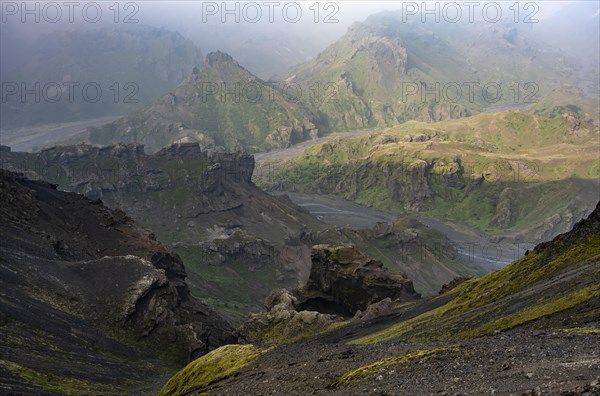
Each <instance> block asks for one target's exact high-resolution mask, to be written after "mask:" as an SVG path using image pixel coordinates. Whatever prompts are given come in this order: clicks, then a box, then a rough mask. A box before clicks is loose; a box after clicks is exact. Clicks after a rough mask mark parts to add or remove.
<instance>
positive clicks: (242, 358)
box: [157, 344, 269, 396]
mask: <svg viewBox="0 0 600 396" xmlns="http://www.w3.org/2000/svg"><path fill="white" fill-rule="evenodd" d="M268 350H269V349H261V348H259V347H256V346H254V345H250V344H248V345H225V346H222V347H220V348H218V349H215V350H214V351H212V352H209V353H208V354H206V355H204V356H202V357H200V358H198V359H196V360H194V361H193V362H191V363H189V364H188V365H187V366H185V367H184V368H183V369H182V370H180V371H179V372H178V373H177V374H175V375H174V376H173V377H171V379H169V381H168V382H167V384H166V385H165V386H163V387H162V389H161V390H160V391H159V392H158V394H157V396H167V395H183V394H186V393H188V392H190V391H192V390H194V389H197V388H202V387H205V386H207V385H209V384H211V383H213V382H215V381H217V380H219V379H222V378H225V377H227V376H229V375H231V374H233V373H234V372H236V371H238V370H239V369H241V368H243V367H245V366H247V365H248V364H250V363H251V362H252V361H254V360H255V359H256V358H258V357H259V356H260V355H262V354H263V353H265V352H267V351H268Z"/></svg>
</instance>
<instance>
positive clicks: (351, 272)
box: [299, 245, 420, 314]
mask: <svg viewBox="0 0 600 396" xmlns="http://www.w3.org/2000/svg"><path fill="white" fill-rule="evenodd" d="M311 259H312V268H311V271H310V277H309V279H308V282H307V284H306V287H305V288H304V289H302V290H300V291H299V292H300V293H301V294H305V295H307V296H311V297H306V298H305V300H304V301H303V302H302V303H301V304H300V305H301V306H302V307H310V306H311V305H316V306H315V307H314V308H318V306H319V305H326V303H327V302H329V303H330V304H331V303H335V304H336V305H339V306H340V307H343V308H345V309H346V310H348V311H349V312H350V313H352V314H354V313H355V312H356V311H358V310H364V309H366V308H367V306H369V305H370V304H372V303H375V302H378V301H380V300H383V299H385V298H388V297H389V298H391V299H392V300H403V301H407V300H415V299H418V298H420V296H419V294H418V293H416V292H415V290H414V288H413V283H412V281H411V280H410V279H408V278H407V277H406V276H405V275H404V274H402V273H400V272H392V271H387V270H385V269H383V264H382V263H381V261H378V260H372V259H370V258H369V257H367V256H366V255H364V254H362V253H361V252H360V251H358V249H356V248H354V247H352V246H327V245H316V246H314V247H313V249H312V252H311ZM314 293H316V295H317V296H314ZM316 310H318V309H316Z"/></svg>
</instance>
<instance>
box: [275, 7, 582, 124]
mask: <svg viewBox="0 0 600 396" xmlns="http://www.w3.org/2000/svg"><path fill="white" fill-rule="evenodd" d="M403 18H404V17H403V13H402V12H400V11H398V12H383V13H379V14H375V15H371V16H369V17H368V18H367V19H366V20H365V21H364V23H355V24H354V25H353V26H352V27H351V28H350V29H349V30H348V32H347V33H346V35H344V36H343V37H342V38H341V39H339V40H338V41H337V42H335V43H334V44H332V45H331V46H329V47H328V48H326V49H325V50H324V51H322V52H321V53H320V54H319V56H318V57H317V58H316V59H314V60H312V61H309V62H307V63H305V64H301V65H299V66H297V67H295V68H293V69H291V70H290V71H289V72H288V73H286V74H285V75H284V76H283V77H282V79H285V80H286V81H289V82H293V83H297V84H300V85H301V86H303V87H305V88H306V89H314V88H310V87H311V86H313V85H315V84H317V83H319V84H320V85H321V89H324V90H325V94H326V95H324V96H323V97H326V98H327V99H330V100H321V101H306V102H307V104H308V107H309V108H314V109H316V110H318V111H319V112H321V113H324V114H325V115H326V118H327V121H328V123H329V125H330V127H331V129H333V130H347V129H356V128H365V127H373V126H380V127H385V126H392V125H395V124H398V123H401V122H404V121H407V120H419V121H439V120H444V119H448V118H458V117H464V116H467V115H470V114H474V113H478V112H481V111H483V110H485V109H487V108H492V107H494V108H500V107H502V106H509V107H511V106H514V107H526V106H528V105H531V104H534V103H537V102H538V101H539V100H540V98H543V97H545V96H546V95H548V94H550V93H551V92H553V91H556V90H558V91H560V92H578V91H577V89H576V88H575V87H574V86H573V84H574V83H575V71H574V68H573V66H572V65H570V64H569V63H568V62H567V61H566V60H565V59H564V58H563V57H561V54H560V52H558V51H555V50H547V49H546V48H545V46H544V45H542V44H541V43H539V42H536V41H535V40H533V39H532V38H531V35H529V34H528V33H527V32H525V31H521V30H519V29H518V26H517V25H516V24H510V23H508V22H502V23H496V24H494V23H484V22H483V21H476V22H475V23H448V22H444V21H442V22H441V23H434V22H433V21H430V22H429V23H421V22H420V21H418V20H417V21H412V20H411V21H406V20H404V19H403ZM576 98H577V99H576V100H577V101H579V100H582V99H579V96H577V95H576ZM306 99H310V98H306Z"/></svg>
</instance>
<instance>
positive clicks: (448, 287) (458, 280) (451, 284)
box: [439, 276, 473, 294]
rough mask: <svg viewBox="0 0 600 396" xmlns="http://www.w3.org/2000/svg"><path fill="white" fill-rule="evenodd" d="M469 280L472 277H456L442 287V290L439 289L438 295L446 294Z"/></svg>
mask: <svg viewBox="0 0 600 396" xmlns="http://www.w3.org/2000/svg"><path fill="white" fill-rule="evenodd" d="M469 279H473V277H472V276H458V277H456V278H454V279H452V280H451V281H450V282H448V283H446V284H444V285H442V288H441V289H440V292H439V294H444V293H447V292H449V291H450V290H452V289H454V288H455V287H456V286H458V285H460V284H461V283H464V282H466V281H468V280H469Z"/></svg>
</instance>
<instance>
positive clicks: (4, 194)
mask: <svg viewBox="0 0 600 396" xmlns="http://www.w3.org/2000/svg"><path fill="white" fill-rule="evenodd" d="M0 206H1V209H0V217H1V218H2V227H1V229H0V236H1V239H2V245H1V246H0V274H1V277H0V288H1V289H2V291H3V293H2V295H1V296H0V302H1V305H0V312H2V317H3V323H2V325H0V334H1V336H2V339H4V340H12V341H11V342H9V343H7V344H5V343H3V345H2V355H3V356H6V358H3V359H8V360H3V361H2V363H0V366H1V367H4V368H5V369H6V368H8V370H9V371H11V367H12V369H13V370H12V371H11V373H13V375H14V374H15V373H16V371H15V370H14V368H15V367H17V366H18V367H25V368H26V369H27V370H33V372H39V373H42V374H44V375H46V374H48V375H55V376H61V377H62V376H64V377H65V378H68V377H69V376H70V375H72V374H69V369H72V366H75V367H77V368H76V370H78V371H79V373H78V374H77V375H76V376H75V377H76V378H78V379H82V380H89V381H92V382H99V383H102V382H103V379H101V378H100V379H99V378H98V377H96V378H94V376H95V375H96V374H94V373H95V371H96V370H99V374H98V375H99V376H102V375H106V376H110V375H112V374H114V375H115V376H116V378H117V379H116V380H115V381H114V383H112V384H114V386H115V388H119V387H120V386H122V387H125V388H126V387H127V386H129V385H128V383H127V380H126V379H125V378H126V377H127V374H131V373H130V371H131V370H134V369H135V366H136V365H137V364H138V362H137V361H136V356H138V357H139V358H143V359H146V358H147V357H149V356H152V357H155V358H157V357H161V358H162V359H163V360H164V364H165V366H166V367H169V365H173V364H176V363H180V362H182V361H186V360H188V359H191V358H194V357H197V356H199V355H201V354H204V353H206V352H208V351H209V350H210V349H213V348H215V347H217V346H220V345H223V344H225V343H228V342H231V341H232V340H233V339H232V336H231V332H232V328H231V327H230V325H229V324H228V323H227V322H226V321H224V320H223V319H222V318H221V317H219V315H217V314H216V313H215V312H214V311H212V310H211V309H210V308H209V307H207V306H206V305H204V304H201V303H200V302H198V301H197V300H195V299H194V298H192V297H191V295H190V290H189V288H188V285H187V283H186V281H185V278H186V272H185V269H184V267H183V263H182V261H181V259H180V258H179V256H178V255H176V254H172V253H170V252H168V251H167V250H166V249H165V247H164V246H163V245H162V244H161V243H159V242H158V241H156V238H155V236H154V234H153V233H151V232H150V231H148V230H147V229H145V228H143V227H141V226H140V225H138V224H137V223H135V222H134V221H133V220H132V219H131V218H130V217H128V216H127V215H125V213H124V212H122V211H120V210H114V211H113V210H110V209H108V208H106V207H105V206H103V205H102V203H101V202H100V201H98V200H90V199H88V198H85V197H83V196H82V195H79V194H76V193H65V192H61V191H58V190H57V189H56V186H55V185H52V184H48V183H45V182H35V181H30V180H28V179H25V178H23V177H22V176H20V175H18V174H15V173H12V172H8V171H5V170H2V171H0ZM35 334H44V335H45V336H44V337H42V338H40V337H36V336H35ZM77 334H79V336H77ZM49 339H51V340H52V342H51V343H49V344H46V343H47V342H48V341H47V340H49ZM24 345H28V347H27V348H25V347H24ZM32 345H34V346H35V347H32ZM111 354H112V355H114V356H113V357H108V356H109V355H111ZM67 356H68V357H67ZM144 356H145V357H144ZM49 362H50V363H49ZM15 365H16V366H15ZM96 366H103V367H102V368H100V369H97V367H96ZM157 370H158V371H160V369H158V368H157V367H153V365H152V364H150V363H148V365H147V366H145V367H144V368H143V369H141V370H140V373H138V374H135V375H133V374H131V378H130V379H129V380H130V383H129V384H131V383H134V382H135V381H136V379H139V377H140V376H152V371H155V372H156V371H157ZM17 371H18V370H17ZM17 374H18V373H17ZM122 377H125V378H122ZM17 378H18V380H17V381H16V384H15V385H14V386H15V387H14V390H19V389H20V390H21V391H22V390H24V389H28V388H29V387H31V389H35V388H36V387H37V386H42V385H41V384H40V383H38V382H39V381H38V382H36V380H35V378H38V377H33V378H34V379H32V378H31V377H30V378H29V379H28V378H27V377H23V376H21V377H19V376H18V375H17ZM38 379H39V378H38ZM146 380H147V378H146ZM59 382H60V381H59ZM107 384H111V382H107ZM63 391H64V390H63Z"/></svg>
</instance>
